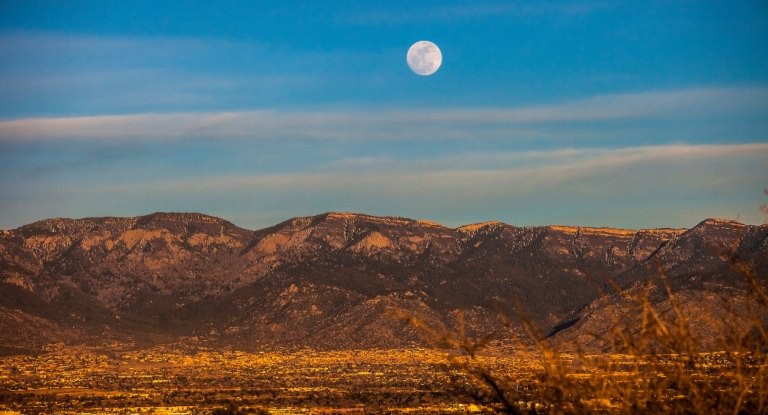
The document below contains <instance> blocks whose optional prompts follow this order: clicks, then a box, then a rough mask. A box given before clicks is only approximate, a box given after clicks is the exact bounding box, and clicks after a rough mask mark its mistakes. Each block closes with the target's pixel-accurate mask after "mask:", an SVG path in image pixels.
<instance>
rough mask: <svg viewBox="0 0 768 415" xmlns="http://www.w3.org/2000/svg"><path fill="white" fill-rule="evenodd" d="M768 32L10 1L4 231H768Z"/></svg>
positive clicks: (680, 23) (295, 9)
mask: <svg viewBox="0 0 768 415" xmlns="http://www.w3.org/2000/svg"><path fill="white" fill-rule="evenodd" d="M423 39H426V40H431V41H433V42H435V43H436V44H437V45H438V46H439V47H440V48H441V50H442V54H443V64H442V67H441V68H440V70H439V71H438V72H437V73H436V74H434V75H432V76H429V77H421V76H417V75H415V74H413V73H412V72H410V70H409V68H408V66H407V65H406V61H405V53H406V51H407V50H408V47H409V46H410V45H411V44H412V43H414V42H416V41H418V40H423ZM765 39H768V5H766V3H765V2H763V1H730V2H726V1H722V2H707V1H696V2H694V1H677V2H671V1H658V2H656V1H642V2H640V1H638V2H605V1H594V0H586V1H568V2H550V1H536V2H514V1H472V2H451V1H440V2H430V1H421V2H406V1H402V2H400V1H390V2H347V1H335V2H314V1H313V2H291V1H285V2H267V1H263V2H262V1H242V2H237V1H232V2H191V1H180V2H170V1H146V2H144V1H130V2H101V1H94V2H88V1H71V2H61V1H51V2H37V1H2V2H0V228H12V227H16V226H20V225H22V224H24V223H28V222H31V221H34V220H38V219H42V218H47V217H85V216H124V215H131V216H132V215H140V214H146V213H150V212H153V211H199V212H204V213H209V214H212V215H216V216H221V217H224V218H226V219H229V220H232V221H233V222H235V223H236V224H238V225H241V226H245V227H250V228H259V227H264V226H269V225H272V224H274V223H277V222H279V221H281V220H284V219H287V218H289V217H292V216H304V215H312V214H317V213H320V212H324V211H353V212H364V213H371V214H380V215H397V216H407V217H415V218H423V219H432V220H436V221H440V222H442V223H444V224H446V225H449V226H457V225H460V224H465V223H472V222H478V221H484V220H502V221H505V222H508V223H510V224H514V225H541V224H555V223H556V224H572V225H593V226H615V227H630V228H640V227H662V226H675V227H677V226H692V225H694V224H696V223H697V222H698V221H700V220H701V219H703V218H706V217H712V216H719V217H728V218H739V219H740V220H742V221H744V222H749V223H760V222H762V221H763V217H762V216H761V214H760V212H759V210H758V205H759V204H760V203H761V202H763V201H764V198H765V197H764V195H763V192H762V190H763V189H764V188H765V187H768V42H765Z"/></svg>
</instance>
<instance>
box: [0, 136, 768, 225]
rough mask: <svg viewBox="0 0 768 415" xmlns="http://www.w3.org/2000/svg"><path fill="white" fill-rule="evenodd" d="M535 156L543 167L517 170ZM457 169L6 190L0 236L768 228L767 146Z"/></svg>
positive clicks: (395, 165)
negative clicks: (210, 227) (339, 226)
mask: <svg viewBox="0 0 768 415" xmlns="http://www.w3.org/2000/svg"><path fill="white" fill-rule="evenodd" d="M529 157H530V158H534V159H536V161H535V162H534V163H533V164H529V165H525V166H523V167H519V166H518V163H516V160H520V159H525V158H529ZM458 159H460V156H455V157H443V158H439V159H436V160H433V161H432V162H431V164H428V165H426V166H424V165H418V164H417V163H407V162H397V161H395V160H392V161H389V162H388V161H387V160H386V159H378V160H371V161H373V162H375V163H374V164H379V166H378V167H376V168H370V169H368V168H365V167H364V166H365V164H366V163H360V166H363V167H359V166H352V167H349V165H348V167H347V168H346V169H345V170H340V171H333V172H330V171H328V172H308V171H305V172H302V173H292V174H234V175H221V176H216V175H199V176H197V177H184V178H178V179H169V178H167V177H166V178H159V179H146V180H137V179H136V178H135V177H133V178H132V179H133V180H130V181H121V182H119V183H117V182H114V181H111V180H109V179H107V180H101V179H100V178H99V177H93V179H92V180H89V181H88V185H87V186H83V185H82V182H81V181H79V180H77V181H74V182H72V181H69V180H67V179H62V180H46V181H44V182H40V181H36V180H34V179H30V180H23V181H21V182H18V181H14V182H5V183H2V182H0V190H2V192H0V194H2V195H3V197H4V198H5V201H3V203H0V217H2V218H4V220H3V222H1V223H0V227H3V226H5V227H8V226H18V225H21V224H23V223H26V222H29V221H32V220H35V219H41V218H44V217H53V216H68V215H70V216H84V215H91V216H93V215H97V216H103V215H136V214H142V213H149V212H153V211H201V212H205V213H209V214H213V215H216V216H221V217H224V218H238V224H240V225H241V226H247V227H252V228H258V227H264V226H270V225H273V224H274V223H277V222H279V221H280V220H282V219H287V218H288V217H291V216H306V215H312V214H317V213H320V212H323V211H333V210H341V211H355V212H365V213H372V214H381V215H398V216H408V217H415V218H424V219H432V220H437V221H440V222H442V223H445V224H448V225H461V224H464V223H471V222H477V221H482V220H489V219H498V220H503V221H507V222H508V223H513V224H518V225H534V224H552V223H563V224H572V225H594V226H616V227H635V228H637V227H659V226H692V225H694V224H695V223H696V222H697V221H699V220H701V219H704V218H705V217H711V216H725V217H731V218H735V217H737V216H738V215H741V218H742V220H743V221H745V222H751V223H759V222H760V220H762V216H761V215H760V214H759V213H758V211H757V205H758V204H759V202H760V198H761V196H762V189H763V187H764V186H765V178H766V177H768V143H754V144H734V145H668V146H647V147H630V148H622V149H604V148H597V149H558V150H553V151H551V152H545V151H536V152H521V153H507V154H486V155H482V154H475V155H473V156H472V160H471V161H469V162H465V163H463V164H462V163H457V160H458ZM489 165H490V167H489ZM128 177H130V176H128ZM128 177H126V179H127V178H128ZM651 184H652V185H651ZM6 202H7V203H6ZM263 212H281V213H279V214H275V215H273V216H270V217H272V218H273V220H270V219H266V218H265V217H262V216H259V215H260V214H261V213H263ZM11 218H13V219H11ZM24 218H25V219H27V220H25V221H22V219H24ZM249 218H250V219H249ZM681 218H682V219H681ZM11 220H12V221H13V222H12V223H9V222H8V221H11Z"/></svg>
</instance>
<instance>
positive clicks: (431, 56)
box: [406, 40, 443, 76]
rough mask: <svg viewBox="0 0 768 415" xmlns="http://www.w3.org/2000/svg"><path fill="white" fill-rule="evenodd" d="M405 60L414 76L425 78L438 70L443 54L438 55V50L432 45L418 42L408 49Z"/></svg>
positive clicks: (426, 41)
mask: <svg viewBox="0 0 768 415" xmlns="http://www.w3.org/2000/svg"><path fill="white" fill-rule="evenodd" d="M406 60H407V61H408V66H409V67H410V68H411V70H412V71H413V72H414V73H415V74H417V75H422V76H427V75H432V74H433V73H435V72H437V70H438V69H440V64H441V63H443V54H442V53H440V48H438V47H437V45H435V44H434V43H432V42H430V41H428V40H420V41H418V42H416V43H414V44H413V45H411V47H410V48H409V49H408V55H407V56H406Z"/></svg>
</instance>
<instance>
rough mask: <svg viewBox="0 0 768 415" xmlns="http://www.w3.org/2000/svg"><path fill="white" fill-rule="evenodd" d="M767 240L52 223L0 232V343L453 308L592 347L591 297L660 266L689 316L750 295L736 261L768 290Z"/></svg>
mask: <svg viewBox="0 0 768 415" xmlns="http://www.w3.org/2000/svg"><path fill="white" fill-rule="evenodd" d="M767 237H768V226H766V225H763V226H749V225H742V224H739V223H736V222H730V221H723V220H706V221H703V222H701V223H700V224H699V225H697V226H696V227H694V228H692V229H649V230H638V231H635V230H622V229H610V228H588V227H566V226H543V227H515V226H511V225H508V224H504V223H500V222H487V223H481V224H473V225H467V226H462V227H459V228H456V229H452V228H448V227H444V226H442V225H439V224H436V223H433V222H427V221H418V220H412V219H406V218H393V217H376V216H368V215H362V214H350V213H325V214H321V215H317V216H312V217H303V218H294V219H290V220H288V221H285V222H283V223H280V224H277V225H275V226H273V227H270V228H266V229H261V230H257V231H250V230H246V229H242V228H239V227H237V226H235V225H233V224H232V223H229V222H227V221H225V220H222V219H219V218H215V217H211V216H206V215H202V214H195V213H155V214H151V215H147V216H141V217H133V218H86V219H77V220H72V219H49V220H44V221H40V222H35V223H32V224H29V225H26V226H22V227H20V228H17V229H13V230H6V231H0V309H1V313H0V333H1V334H0V344H2V345H5V346H13V347H25V348H33V349H36V348H40V347H42V346H43V345H45V344H47V343H50V342H67V343H89V344H104V343H106V342H111V341H120V342H135V343H136V344H156V343H163V342H172V341H179V340H183V341H189V342H201V343H215V344H221V343H225V344H230V345H234V346H237V347H246V348H274V347H285V348H296V347H315V348H325V349H341V348H350V347H364V348H365V347H398V346H404V345H409V344H416V343H418V342H419V341H420V338H419V336H417V335H416V334H415V333H414V332H413V330H411V329H410V328H409V327H406V325H405V324H404V323H402V322H401V321H399V320H397V319H395V318H393V317H392V315H391V314H392V313H391V310H393V309H401V310H404V311H406V312H407V313H409V314H411V315H413V316H416V317H418V318H420V319H423V320H425V321H428V322H430V323H431V324H432V325H434V326H435V327H440V326H446V327H452V326H453V325H455V322H456V319H457V318H458V316H459V315H460V314H461V315H462V316H463V317H464V318H465V319H466V321H467V323H468V326H469V331H470V333H472V332H478V333H483V332H488V331H490V330H493V329H494V328H496V327H498V324H499V323H498V320H499V319H498V316H499V315H500V314H503V315H518V314H520V312H522V314H523V315H525V316H526V317H527V318H530V319H532V320H533V321H534V322H535V323H536V324H537V325H538V326H539V327H540V328H541V330H542V333H546V334H550V335H555V337H557V338H558V339H561V340H562V341H563V342H565V343H568V344H574V343H577V344H580V345H583V346H586V347H593V348H602V347H604V346H605V344H604V342H601V340H600V339H599V337H600V335H599V334H595V333H597V332H599V330H598V331H597V332H596V331H595V329H596V328H599V327H602V326H604V325H605V321H606V316H604V315H601V310H605V309H607V305H605V304H608V303H610V302H611V301H613V303H611V304H614V303H615V301H619V300H611V299H610V297H604V298H603V295H604V294H605V293H611V292H613V291H614V288H615V287H616V284H619V285H620V286H622V287H633V286H636V285H637V284H644V283H645V282H647V281H649V280H653V279H655V278H657V277H658V275H659V274H660V273H661V271H660V270H663V274H664V275H665V276H666V277H667V278H668V280H669V281H671V283H672V285H673V287H674V289H675V290H676V291H680V292H685V293H686V294H685V295H686V298H689V300H688V302H689V303H690V304H691V309H692V310H699V309H705V308H707V307H709V306H710V305H711V304H713V302H712V301H711V296H723V295H726V296H733V298H736V297H739V296H743V295H744V293H746V292H748V290H749V286H748V285H746V283H745V281H744V277H743V275H742V274H741V273H740V272H739V271H738V270H737V269H735V267H734V266H733V257H734V254H736V255H738V258H740V261H743V263H744V264H748V266H749V267H750V268H751V269H753V270H754V271H755V272H756V273H757V275H759V276H761V277H760V278H762V279H765V278H766V277H765V276H766V275H768V240H767V239H766V238H767ZM658 301H659V302H660V303H662V302H663V301H665V300H664V298H663V295H662V296H659V297H658ZM625 308H626V307H625ZM601 322H602V323H601ZM587 332H589V333H592V334H590V335H586V333H587ZM555 333H557V334H555ZM585 335H586V337H585ZM590 336H591V337H590Z"/></svg>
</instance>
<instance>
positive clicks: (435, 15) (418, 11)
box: [346, 0, 608, 25]
mask: <svg viewBox="0 0 768 415" xmlns="http://www.w3.org/2000/svg"><path fill="white" fill-rule="evenodd" d="M607 6H608V3H607V2H602V1H594V0H593V1H579V2H553V1H536V2H526V1H506V2H471V3H468V4H450V5H443V4H439V5H426V6H419V5H417V6H414V7H410V8H402V9H399V10H398V11H397V12H395V11H393V10H392V9H391V8H389V9H383V8H382V9H378V10H376V9H374V10H370V9H368V10H365V11H354V10H352V11H350V12H349V13H348V15H347V16H346V20H347V21H350V22H352V23H356V24H366V25H370V24H403V23H418V22H421V23H423V22H451V21H456V20H460V19H461V20H466V19H479V18H486V17H499V16H505V17H510V16H511V17H515V16H517V17H531V16H542V15H550V16H562V15H566V16H577V15H584V14H588V13H591V12H593V11H595V10H599V9H602V8H605V7H607Z"/></svg>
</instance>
